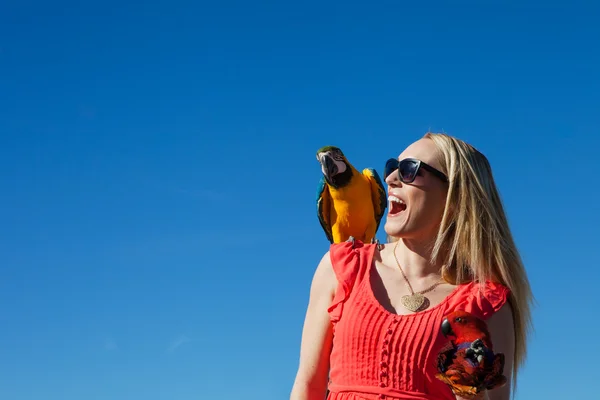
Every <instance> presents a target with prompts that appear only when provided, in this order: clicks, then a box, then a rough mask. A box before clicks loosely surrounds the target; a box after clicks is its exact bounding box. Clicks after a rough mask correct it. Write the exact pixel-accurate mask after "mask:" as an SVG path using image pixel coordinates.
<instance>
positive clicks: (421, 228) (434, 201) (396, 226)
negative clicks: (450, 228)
mask: <svg viewBox="0 0 600 400" xmlns="http://www.w3.org/2000/svg"><path fill="white" fill-rule="evenodd" d="M438 155H439V153H438V150H437V147H436V146H435V144H434V143H433V141H432V140H431V139H421V140H418V141H416V142H415V143H413V144H411V145H410V146H409V147H407V148H406V150H404V151H403V152H402V154H400V156H399V157H398V160H400V161H401V160H403V159H406V158H414V159H417V160H420V161H421V162H424V163H426V164H428V165H429V166H431V167H433V168H436V169H437V170H438V171H439V170H441V165H440V163H439V162H438V161H437V159H438ZM385 181H386V183H387V185H388V214H387V220H386V223H385V231H386V233H387V234H388V235H390V236H393V237H397V238H404V239H413V240H419V241H429V240H433V239H434V238H435V236H436V234H437V229H438V227H439V224H440V222H441V219H442V215H443V213H444V208H445V206H446V193H447V188H448V184H447V183H446V182H444V181H443V180H442V179H440V177H438V176H437V175H436V174H434V173H432V172H430V171H429V170H428V169H427V168H424V167H422V166H421V168H419V171H418V174H417V175H416V177H415V179H414V181H413V182H412V183H404V182H402V181H401V180H400V177H399V175H398V170H395V171H393V172H392V173H391V174H390V175H389V176H388V177H386V179H385Z"/></svg>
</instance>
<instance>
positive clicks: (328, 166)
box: [321, 154, 338, 179]
mask: <svg viewBox="0 0 600 400" xmlns="http://www.w3.org/2000/svg"><path fill="white" fill-rule="evenodd" d="M321 165H322V166H323V173H324V174H325V176H326V177H327V178H329V179H331V177H332V176H334V175H335V174H337V172H338V167H337V165H336V164H335V162H333V160H332V159H331V157H330V156H329V155H328V154H324V155H323V156H322V157H321Z"/></svg>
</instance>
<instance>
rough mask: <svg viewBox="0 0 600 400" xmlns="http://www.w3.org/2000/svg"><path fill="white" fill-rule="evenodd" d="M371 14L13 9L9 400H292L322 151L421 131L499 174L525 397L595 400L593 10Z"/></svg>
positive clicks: (0, 41)
mask: <svg viewBox="0 0 600 400" xmlns="http://www.w3.org/2000/svg"><path fill="white" fill-rule="evenodd" d="M370 3H371V4H370V5H367V4H368V3H367V2H354V1H344V2H314V1H305V2H294V3H290V2H277V1H269V2H264V1H252V2H251V1H222V2H217V1H213V2H192V1H189V2H182V1H149V2H141V1H139V2H134V1H125V2H116V1H110V0H109V1H103V2H85V4H84V3H81V2H75V1H72V2H66V1H59V2H39V1H26V0H25V1H18V2H17V1H12V2H8V1H6V2H4V3H3V4H2V5H1V6H0V193H1V196H0V376H1V379H0V398H2V399H6V400H82V399H85V400H132V399H144V400H189V399H216V398H232V399H233V398H243V399H249V400H254V399H256V400H281V399H285V398H286V396H288V393H289V390H290V387H291V384H292V381H293V378H294V374H295V372H296V367H297V361H298V351H299V341H300V334H301V327H302V323H303V317H304V311H305V306H306V302H307V298H308V289H309V284H310V280H311V277H312V274H313V270H314V268H315V266H316V264H317V262H318V261H319V259H320V257H321V256H322V254H323V252H324V251H326V250H327V248H328V243H327V241H326V240H325V236H324V234H323V232H322V231H321V228H320V226H319V223H318V220H317V217H316V213H315V203H314V200H315V191H316V186H317V182H318V179H319V173H320V171H319V166H318V164H317V162H316V160H315V157H314V153H315V151H316V149H317V148H318V147H320V146H322V145H325V144H335V145H338V146H340V147H342V148H343V149H344V150H345V152H346V153H347V155H348V157H349V158H350V159H351V161H352V162H353V163H354V164H355V165H356V166H357V167H359V168H364V167H375V168H378V169H379V170H381V169H382V168H383V164H384V162H385V160H386V159H387V158H388V157H390V156H396V155H397V154H398V153H400V152H401V151H402V149H403V148H404V147H405V146H406V145H408V144H409V143H410V142H412V141H414V140H416V139H418V138H419V137H420V136H421V135H422V134H424V133H425V132H426V131H427V130H430V129H431V130H433V131H442V130H443V131H445V132H448V133H451V134H453V135H456V136H458V137H461V138H463V139H465V140H467V141H469V142H470V143H472V144H473V145H475V146H476V147H478V148H479V149H480V150H482V151H483V152H484V153H485V154H486V155H487V156H488V157H489V158H490V161H491V163H492V165H493V168H494V172H495V175H496V178H497V182H498V185H499V187H500V190H501V192H502V196H503V199H504V201H505V204H506V208H507V212H508V215H509V218H510V221H511V223H512V227H513V229H514V234H515V236H516V240H517V242H518V245H519V247H520V249H521V251H522V253H523V257H524V260H525V262H526V265H527V268H528V271H529V274H530V279H531V283H532V285H533V289H534V291H535V295H536V297H537V300H538V306H537V308H536V310H535V324H536V334H535V336H534V342H533V343H532V345H531V353H530V357H529V361H528V364H527V366H526V368H525V369H524V370H523V374H522V377H521V380H520V390H519V395H518V397H517V398H519V399H533V398H536V399H538V398H539V399H564V398H572V399H584V398H585V399H587V398H591V397H593V396H594V394H592V393H594V392H595V390H596V389H594V388H593V387H594V382H596V375H595V373H594V372H593V371H595V369H596V366H597V363H594V362H593V359H594V357H595V356H594V354H598V351H600V348H599V347H600V346H599V345H598V340H597V335H598V329H599V328H600V325H599V323H598V318H597V317H594V316H593V313H595V314H596V315H597V309H598V306H599V305H600V304H599V300H598V296H597V287H598V282H600V265H599V264H598V256H597V251H598V248H599V245H598V226H599V224H600V217H599V208H598V206H597V204H596V203H597V201H596V200H597V198H598V195H599V194H600V191H599V189H598V182H599V180H598V175H597V174H598V173H599V172H598V166H597V162H596V161H595V157H596V156H597V152H598V148H599V145H600V139H599V138H598V130H599V129H600V116H599V110H600V95H599V93H600V79H599V73H598V71H600V50H599V47H598V38H600V28H599V27H598V25H597V24H598V19H597V15H598V13H599V12H600V8H599V6H597V5H596V6H592V5H591V4H592V3H593V2H592V1H587V2H573V1H569V2H567V1H561V2H558V1H557V2H547V1H546V2H542V1H536V2H532V1H519V2H517V1H510V2H508V1H505V2H481V1H470V2H452V4H451V5H449V4H450V3H448V2H426V3H425V4H422V5H415V2H398V1H386V2H370ZM401 3H402V4H404V5H399V4H401ZM481 3H488V4H486V5H482V4H481ZM491 3H493V4H491ZM548 3H552V4H548ZM560 3H562V4H560ZM568 3H570V5H567V4H568ZM380 237H383V235H382V234H380ZM585 350H589V351H590V353H589V354H591V355H590V356H586V354H585V352H584V351H585ZM559 363H560V364H559Z"/></svg>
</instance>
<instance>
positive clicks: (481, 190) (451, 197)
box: [389, 132, 534, 391]
mask: <svg viewBox="0 0 600 400" xmlns="http://www.w3.org/2000/svg"><path fill="white" fill-rule="evenodd" d="M423 137H424V138H426V139H431V140H432V141H433V142H434V143H435V145H436V147H437V149H438V150H439V155H440V159H439V161H440V165H441V170H442V172H444V173H445V174H446V175H447V176H448V177H449V180H450V183H449V187H448V193H447V197H446V208H445V210H444V214H443V216H442V220H441V223H440V227H439V231H438V234H437V237H436V240H435V244H434V247H433V252H432V260H431V261H432V263H437V262H440V264H442V265H443V267H442V275H443V277H444V279H445V280H446V281H448V282H450V283H453V284H461V283H466V282H471V281H475V282H479V283H482V284H483V283H484V282H485V281H486V280H491V281H494V282H498V283H501V284H503V285H505V286H507V287H508V288H509V289H510V291H511V294H510V297H509V303H510V305H511V307H512V310H513V317H514V329H515V332H514V333H515V353H514V364H513V366H512V369H513V385H512V386H513V391H514V390H515V389H516V383H517V371H518V369H519V367H521V366H522V364H523V363H524V361H525V358H526V354H527V340H528V337H529V334H530V331H531V328H532V321H531V320H532V318H531V305H532V303H533V301H534V300H533V294H532V291H531V287H530V284H529V280H528V278H527V273H526V271H525V267H524V265H523V262H522V260H521V256H520V254H519V251H518V249H517V246H516V244H515V242H514V239H513V236H512V233H511V231H510V228H509V224H508V220H507V217H506V213H505V211H504V207H503V205H502V201H501V199H500V194H499V192H498V189H497V187H496V184H495V182H494V177H493V175H492V168H491V166H490V163H489V161H488V159H487V158H486V157H485V156H484V155H483V154H482V153H481V152H479V151H478V150H477V149H475V148H474V147H473V146H471V145H469V144H468V143H465V142H464V141H462V140H460V139H457V138H455V137H452V136H449V135H446V134H443V133H432V132H428V133H426V134H425V135H424V136H423ZM389 239H390V241H396V240H398V239H396V238H389Z"/></svg>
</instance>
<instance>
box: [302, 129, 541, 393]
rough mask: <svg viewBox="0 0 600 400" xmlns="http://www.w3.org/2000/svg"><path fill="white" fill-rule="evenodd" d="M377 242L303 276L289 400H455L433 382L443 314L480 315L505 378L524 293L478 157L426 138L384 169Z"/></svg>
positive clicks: (511, 381)
mask: <svg viewBox="0 0 600 400" xmlns="http://www.w3.org/2000/svg"><path fill="white" fill-rule="evenodd" d="M384 175H385V181H386V183H387V185H388V196H389V208H388V215H387V221H386V223H385V231H386V233H387V234H388V237H389V242H390V243H387V244H385V245H382V246H379V247H378V246H376V245H372V244H363V243H360V242H356V243H355V244H354V245H353V244H352V243H340V244H334V245H332V246H331V248H330V251H328V252H327V253H326V254H325V255H324V256H323V258H322V260H321V262H320V263H319V265H318V267H317V269H316V272H315V274H314V277H313V282H312V285H311V290H310V300H309V305H308V309H307V312H306V317H305V323H304V328H303V333H302V343H301V350H300V363H299V367H298V372H297V376H296V380H295V382H294V386H293V389H292V393H291V397H290V399H291V400H323V399H324V398H325V393H326V392H327V391H328V392H329V395H328V396H327V397H328V399H329V400H363V399H368V400H372V399H373V400H374V399H389V400H395V399H413V400H446V399H460V397H456V396H455V395H454V394H453V392H452V391H451V390H450V388H449V387H448V386H447V385H446V384H444V383H443V382H441V381H440V380H438V379H437V378H436V377H435V373H436V365H435V359H436V356H437V353H438V351H439V350H440V349H441V348H442V347H443V346H444V345H445V344H446V343H447V340H446V339H445V338H444V336H443V334H442V333H441V332H440V326H441V322H442V320H443V317H444V315H445V314H446V313H448V312H451V311H453V310H465V311H468V312H471V313H473V314H475V315H477V316H478V317H480V318H482V319H484V320H485V321H486V322H487V324H488V328H489V330H490V334H491V336H492V341H493V345H494V351H495V352H501V353H504V354H505V357H506V364H505V368H504V375H505V376H506V377H507V378H508V383H507V384H506V385H505V386H503V387H501V388H496V389H493V390H490V391H489V392H488V393H485V394H484V395H483V396H482V397H481V398H482V399H484V398H489V399H490V400H507V399H509V398H510V394H511V388H512V389H514V387H515V383H516V377H517V371H518V367H519V366H520V365H522V363H523V361H524V359H525V354H526V342H527V335H528V332H529V328H530V318H531V317H530V303H531V301H532V294H531V289H530V287H529V283H528V279H527V275H526V272H525V269H524V267H523V264H522V262H521V259H520V256H519V253H518V251H517V249H516V246H515V244H514V242H513V238H512V235H511V232H510V229H509V227H508V223H507V220H506V216H505V214H504V210H503V208H502V204H501V201H500V197H499V194H498V192H497V189H496V186H495V183H494V179H493V176H492V172H491V168H490V166H489V163H488V161H487V159H486V158H485V156H483V155H482V154H481V153H480V152H478V151H477V150H476V149H474V148H473V147H472V146H470V145H468V144H466V143H465V142H463V141H461V140H459V139H456V138H453V137H451V136H448V135H445V134H433V133H428V134H426V135H425V136H424V137H423V138H421V139H420V140H418V141H417V142H415V143H413V144H412V145H410V146H409V147H408V148H407V149H406V150H404V151H403V152H402V154H400V156H399V157H398V159H391V160H389V161H388V164H386V171H385V173H384Z"/></svg>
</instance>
